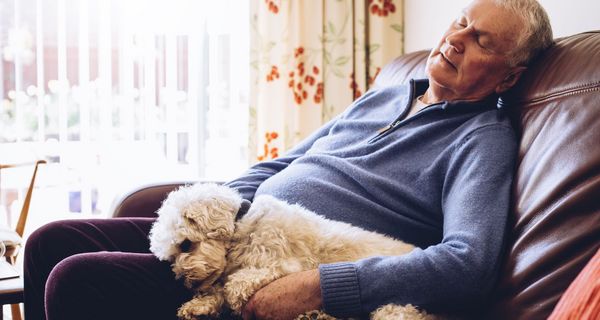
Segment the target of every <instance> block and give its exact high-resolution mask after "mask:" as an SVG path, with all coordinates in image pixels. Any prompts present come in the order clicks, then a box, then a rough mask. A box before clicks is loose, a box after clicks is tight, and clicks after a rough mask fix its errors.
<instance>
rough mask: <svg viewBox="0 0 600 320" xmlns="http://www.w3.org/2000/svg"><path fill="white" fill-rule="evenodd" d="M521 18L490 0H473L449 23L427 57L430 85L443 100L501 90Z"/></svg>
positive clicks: (474, 98) (467, 97) (481, 96)
mask: <svg viewBox="0 0 600 320" xmlns="http://www.w3.org/2000/svg"><path fill="white" fill-rule="evenodd" d="M522 27H523V22H522V21H521V20H520V19H519V18H518V17H516V16H514V15H513V14H511V12H510V11H508V10H506V9H504V8H501V7H498V6H497V5H496V4H494V3H493V2H492V1H491V0H475V1H473V2H472V3H471V4H470V5H469V6H468V7H467V8H465V9H464V10H463V12H462V13H461V15H460V16H459V17H458V18H457V19H456V20H455V21H454V22H452V24H451V25H450V27H449V28H448V30H447V31H446V33H445V34H444V36H443V37H442V40H441V41H440V43H439V44H438V45H437V47H436V48H434V49H433V50H432V51H431V53H430V55H429V58H428V59H427V69H426V70H427V74H428V76H429V80H430V86H431V87H432V88H433V89H434V90H438V94H439V93H441V94H442V96H443V97H444V98H445V100H480V99H482V98H485V97H487V96H489V95H490V94H492V93H494V92H496V93H500V92H499V91H502V90H504V89H505V88H504V87H502V86H501V84H502V83H503V81H505V80H506V78H507V77H508V76H509V75H510V74H511V71H512V70H513V68H511V67H509V65H508V64H507V62H506V61H507V58H508V53H510V52H511V50H512V49H514V48H515V46H516V44H517V41H518V39H519V30H521V29H522Z"/></svg>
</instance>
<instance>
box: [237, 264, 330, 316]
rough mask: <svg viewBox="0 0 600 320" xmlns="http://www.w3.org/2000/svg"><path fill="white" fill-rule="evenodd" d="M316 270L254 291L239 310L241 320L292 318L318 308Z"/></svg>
mask: <svg viewBox="0 0 600 320" xmlns="http://www.w3.org/2000/svg"><path fill="white" fill-rule="evenodd" d="M320 284H321V283H320V279H319V271H318V270H316V269H314V270H308V271H302V272H298V273H292V274H290V275H287V276H285V277H283V278H281V279H278V280H275V281H273V282H271V283H269V284H268V285H267V286H265V287H264V288H262V289H260V290H258V291H257V292H256V293H255V294H254V295H253V296H252V297H251V298H250V300H249V301H248V303H247V304H246V305H245V306H244V308H243V309H242V317H243V318H244V320H250V319H261V320H262V319H264V320H274V319H277V320H279V319H281V320H287V319H295V318H296V317H297V316H299V315H300V314H302V313H304V312H306V311H310V310H316V309H321V308H322V306H323V301H322V299H321V287H320Z"/></svg>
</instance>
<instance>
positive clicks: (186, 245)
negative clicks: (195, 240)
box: [179, 239, 192, 252]
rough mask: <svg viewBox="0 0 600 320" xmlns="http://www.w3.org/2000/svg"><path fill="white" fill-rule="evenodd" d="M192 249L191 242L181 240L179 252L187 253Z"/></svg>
mask: <svg viewBox="0 0 600 320" xmlns="http://www.w3.org/2000/svg"><path fill="white" fill-rule="evenodd" d="M191 248H192V242H191V241H190V240H188V239H185V240H183V242H182V243H181V244H180V245H179V249H180V250H181V252H188V251H190V249H191Z"/></svg>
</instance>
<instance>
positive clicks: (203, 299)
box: [177, 296, 223, 320]
mask: <svg viewBox="0 0 600 320" xmlns="http://www.w3.org/2000/svg"><path fill="white" fill-rule="evenodd" d="M222 305H223V301H222V300H220V299H218V297H215V296H196V297H194V298H193V299H192V300H190V301H188V302H186V303H184V304H183V305H182V306H181V307H180V308H179V310H178V311H177V316H178V317H179V318H180V319H183V320H197V319H202V318H208V317H218V316H219V313H220V311H221V307H222Z"/></svg>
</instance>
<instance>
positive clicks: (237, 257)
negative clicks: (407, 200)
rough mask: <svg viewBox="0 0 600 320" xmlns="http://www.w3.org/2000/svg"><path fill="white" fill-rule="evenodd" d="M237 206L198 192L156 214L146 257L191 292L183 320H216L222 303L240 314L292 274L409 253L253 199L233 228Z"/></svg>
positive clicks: (386, 315)
mask: <svg viewBox="0 0 600 320" xmlns="http://www.w3.org/2000/svg"><path fill="white" fill-rule="evenodd" d="M241 201H242V198H241V197H240V196H239V194H238V193H237V192H236V191H235V190H232V189H230V188H227V187H225V186H219V185H215V184H196V185H194V186H191V187H184V188H180V189H179V190H177V191H174V192H172V193H171V194H169V196H168V197H167V199H166V200H165V202H164V203H163V205H162V207H161V208H160V209H159V211H158V215H159V217H158V219H157V221H156V223H155V224H154V226H153V227H152V230H151V232H150V243H151V246H150V250H151V251H152V252H153V253H154V254H155V255H156V256H157V257H158V258H159V259H161V260H168V261H171V262H173V265H172V267H173V271H174V272H175V275H176V277H177V278H183V279H184V283H185V284H186V285H187V286H188V287H190V288H192V289H194V290H195V292H196V295H195V296H194V298H193V299H192V300H190V301H188V302H186V303H185V304H184V305H183V306H182V307H181V308H180V309H179V311H178V316H179V317H180V318H182V319H196V318H197V317H198V316H202V315H208V316H218V315H219V313H220V311H221V309H222V307H223V304H224V303H226V305H227V306H228V307H229V308H231V309H232V310H233V311H234V313H236V314H239V313H240V311H241V308H242V306H243V305H244V304H245V303H246V302H247V301H248V299H249V298H250V297H251V296H252V295H253V294H254V293H255V292H256V291H257V290H259V289H260V288H262V287H264V286H265V285H266V284H268V283H270V282H271V281H274V280H276V279H279V278H281V277H283V276H285V275H288V274H290V273H294V272H299V271H303V270H309V269H314V268H316V267H318V265H319V264H322V263H332V262H340V261H356V260H359V259H362V258H366V257H369V256H376V255H402V254H406V253H408V252H410V251H411V250H412V249H413V248H414V247H413V246H412V245H409V244H406V243H404V242H401V241H398V240H395V239H392V238H390V237H387V236H384V235H381V234H378V233H374V232H369V231H365V230H363V229H360V228H357V227H354V226H352V225H350V224H347V223H343V222H339V221H332V220H328V219H325V218H324V217H322V216H319V215H317V214H315V213H313V212H311V211H309V210H307V209H305V208H302V207H301V206H299V205H290V204H287V203H286V202H284V201H280V200H277V199H275V198H273V197H271V196H260V197H257V198H256V199H254V202H253V203H252V206H251V207H250V210H249V211H248V213H247V214H246V215H244V217H243V218H242V219H240V220H239V221H237V222H236V221H235V214H236V213H237V211H238V209H239V208H240V205H241ZM323 316H325V315H324V314H323ZM371 318H372V319H376V320H377V319H405V320H412V319H415V320H420V319H435V317H433V316H431V315H427V314H425V313H423V312H420V311H418V310H417V309H416V308H414V307H413V306H410V305H408V306H395V305H386V306H383V307H382V308H379V309H378V310H376V311H374V312H373V314H372V315H371ZM323 319H325V318H323Z"/></svg>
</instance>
